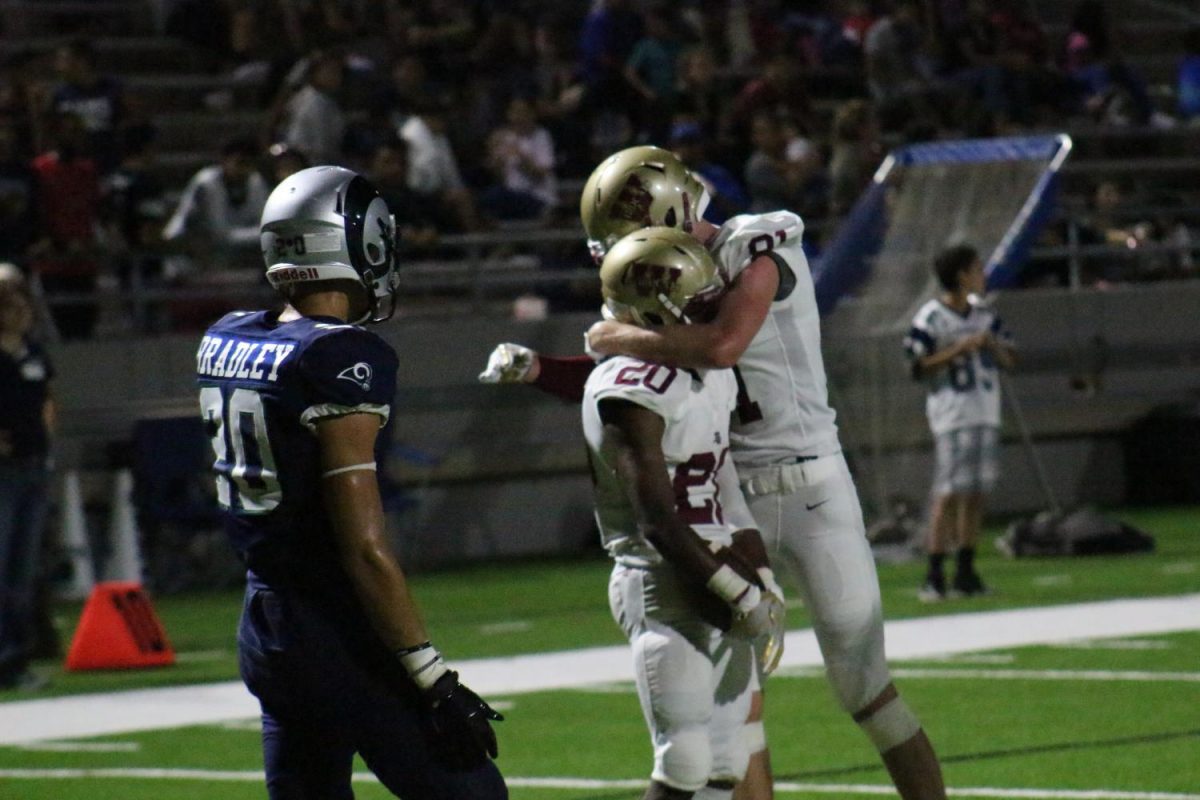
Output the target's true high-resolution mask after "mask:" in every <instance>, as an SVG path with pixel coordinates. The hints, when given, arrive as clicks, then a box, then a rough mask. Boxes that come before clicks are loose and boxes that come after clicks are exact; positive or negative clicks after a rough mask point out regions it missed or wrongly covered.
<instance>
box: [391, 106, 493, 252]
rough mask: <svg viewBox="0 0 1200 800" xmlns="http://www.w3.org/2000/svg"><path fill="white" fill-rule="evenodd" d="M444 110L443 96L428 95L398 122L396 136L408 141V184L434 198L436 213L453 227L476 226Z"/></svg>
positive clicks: (468, 228) (471, 203) (469, 196)
mask: <svg viewBox="0 0 1200 800" xmlns="http://www.w3.org/2000/svg"><path fill="white" fill-rule="evenodd" d="M447 111H448V107H447V103H446V101H445V100H444V99H439V98H430V99H427V100H424V101H423V102H422V103H421V104H420V105H419V106H417V107H416V108H415V109H414V112H415V113H413V115H412V116H410V117H408V119H406V120H405V121H404V124H403V125H401V126H400V130H399V134H400V138H401V139H403V140H404V141H405V142H407V143H408V158H409V164H408V186H409V188H410V189H412V190H413V191H415V192H418V193H420V194H423V195H426V196H430V197H435V198H437V202H438V204H439V205H440V206H441V209H440V212H439V213H440V214H441V215H442V216H444V217H446V218H447V219H448V220H449V221H451V222H452V224H453V226H454V229H455V230H460V231H471V230H475V229H477V228H478V227H479V221H478V213H477V212H476V209H475V200H474V198H473V197H472V195H471V193H470V192H469V191H468V190H467V187H466V184H464V183H463V179H462V174H461V173H460V172H459V169H458V159H457V158H456V157H455V155H454V149H453V148H452V147H451V146H450V140H449V139H448V138H447V136H446V125H447V121H446V114H447Z"/></svg>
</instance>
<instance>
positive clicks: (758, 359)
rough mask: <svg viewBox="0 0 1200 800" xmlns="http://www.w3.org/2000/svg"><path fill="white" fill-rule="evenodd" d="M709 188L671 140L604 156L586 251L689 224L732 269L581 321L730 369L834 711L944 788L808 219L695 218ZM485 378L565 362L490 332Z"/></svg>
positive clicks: (753, 460) (546, 379)
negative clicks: (896, 631) (870, 514)
mask: <svg viewBox="0 0 1200 800" xmlns="http://www.w3.org/2000/svg"><path fill="white" fill-rule="evenodd" d="M705 203H706V197H705V191H704V188H703V186H702V185H701V184H700V183H699V182H698V181H697V180H696V179H695V177H693V176H692V175H691V173H689V172H688V171H687V169H686V168H684V166H683V165H682V164H681V163H680V162H679V160H678V158H676V157H675V156H674V154H672V153H670V152H668V151H666V150H662V149H660V148H656V147H637V148H630V149H628V150H623V151H621V152H619V153H617V154H616V155H613V156H611V157H609V158H608V159H607V160H605V161H604V162H603V163H601V164H600V166H599V167H597V168H596V170H595V171H594V172H593V173H592V176H591V178H589V180H588V182H587V185H586V186H585V187H584V192H583V197H582V199H581V203H580V210H581V213H582V216H583V222H584V228H585V230H586V231H587V234H588V237H589V239H590V244H591V246H592V250H593V253H603V252H605V251H606V250H607V249H608V248H609V247H611V246H612V245H613V243H614V242H615V241H616V240H617V239H618V238H619V237H621V236H623V235H625V234H627V233H629V232H630V231H631V230H637V229H638V228H642V227H645V226H648V225H667V226H670V227H676V228H679V229H681V230H683V231H686V232H688V233H689V234H690V235H691V237H692V238H694V239H695V240H696V241H697V242H700V243H701V244H702V245H704V246H705V248H706V249H707V250H708V251H709V253H711V254H712V256H713V260H714V261H715V262H716V264H717V267H718V269H719V270H720V271H721V274H722V276H723V277H724V278H725V280H726V281H728V283H729V290H728V291H727V292H726V293H725V295H724V296H723V298H722V300H721V303H720V307H719V309H718V311H717V314H716V316H715V317H714V318H713V320H712V321H710V322H706V323H703V324H695V325H675V326H670V327H664V328H655V329H647V328H639V327H636V326H632V325H627V324H622V323H620V322H619V321H615V320H605V321H602V322H598V323H596V324H595V325H594V326H592V328H591V329H590V330H589V331H588V332H587V343H588V348H589V349H590V351H592V352H594V353H596V354H599V355H612V354H617V353H622V354H625V355H630V356H635V357H638V358H643V359H646V360H647V361H651V362H655V363H661V364H670V365H673V366H676V367H680V368H693V369H713V368H729V367H732V368H733V371H734V376H735V378H736V382H737V388H738V395H737V403H736V408H735V414H734V419H733V424H732V427H731V430H730V443H731V453H732V455H733V459H734V462H735V464H736V466H737V471H738V474H739V476H740V479H741V485H742V489H743V491H744V492H745V495H746V501H747V503H748V505H749V507H750V511H751V513H752V514H753V516H754V519H755V520H756V521H757V523H758V527H759V529H760V530H761V531H762V535H763V538H764V539H765V540H766V543H767V547H768V552H769V555H770V558H771V562H772V563H773V564H774V566H775V568H776V570H777V571H778V573H779V575H780V578H781V579H783V580H785V582H790V586H791V587H795V588H796V589H798V590H799V591H800V593H801V596H802V597H803V599H804V602H805V605H806V606H807V608H808V609H809V611H810V613H811V614H812V619H813V627H814V629H815V632H816V634H817V639H818V641H819V643H820V646H821V652H822V655H823V656H824V659H825V665H826V672H827V676H828V678H829V680H830V683H831V684H832V686H833V689H834V693H835V695H836V697H837V699H838V701H839V703H840V705H841V706H842V708H843V709H845V710H846V712H847V713H848V714H849V715H850V716H851V717H852V718H853V719H854V721H855V722H857V723H858V724H859V726H860V727H861V728H862V729H863V731H864V733H866V735H867V736H868V737H869V738H870V740H871V741H872V743H873V744H874V745H875V747H876V748H877V749H878V751H879V752H880V754H881V756H882V759H883V762H884V764H885V766H886V767H887V770H888V773H889V774H890V776H891V778H892V781H893V782H894V783H895V785H896V788H897V790H898V791H899V793H900V796H901V797H902V798H904V800H943V799H944V798H945V796H946V795H945V788H944V785H943V781H942V774H941V767H940V766H939V764H938V761H937V756H936V755H935V754H934V751H933V747H932V745H931V744H930V742H929V739H928V737H927V736H926V735H925V732H924V731H923V730H922V728H921V724H920V721H919V720H918V719H917V718H916V716H915V715H914V714H913V713H912V712H911V711H910V710H909V709H908V707H907V706H906V705H905V703H904V701H903V700H902V699H901V698H900V696H899V694H898V693H897V691H896V688H895V686H894V685H893V683H892V680H891V675H890V673H889V671H888V666H887V661H886V657H885V654H884V641H883V612H882V607H881V603H880V595H879V582H878V578H877V576H876V573H875V562H874V559H873V557H872V555H871V549H870V546H869V544H868V542H867V539H866V534H865V531H864V527H863V521H862V511H861V508H860V507H859V502H858V495H857V493H856V491H855V488H854V483H853V480H852V479H851V477H850V473H849V470H848V469H847V467H846V461H845V458H844V456H843V455H842V450H841V445H840V443H839V441H838V434H837V426H836V424H835V422H834V416H835V415H834V411H833V409H832V408H830V406H829V403H828V401H827V393H826V385H825V367H824V362H823V360H822V355H821V332H820V320H819V316H818V312H817V304H816V297H815V294H814V290H813V283H812V276H811V275H810V273H809V267H808V260H807V258H806V257H805V255H804V251H803V249H802V248H801V245H800V238H801V235H802V234H803V232H804V224H803V222H802V221H801V220H800V218H799V217H798V216H796V215H795V214H792V213H790V212H787V211H776V212H772V213H767V214H755V215H742V216H737V217H733V218H732V219H730V220H729V221H727V222H726V223H725V224H724V225H722V226H720V227H717V226H715V225H713V224H711V223H708V222H706V221H704V220H703V219H702V214H703V212H704V206H705ZM488 367H489V368H488V370H487V371H485V373H484V374H483V375H481V376H480V378H481V380H485V381H486V380H494V381H506V382H508V381H523V382H528V383H534V384H535V385H537V386H539V387H541V388H544V389H546V390H547V391H554V392H555V393H557V394H560V395H562V396H569V393H568V392H566V391H563V390H562V384H563V383H564V382H565V381H564V380H563V375H564V373H568V372H574V371H578V369H579V367H578V366H577V365H576V364H575V363H573V362H569V360H565V359H557V358H552V357H548V356H541V355H539V354H537V353H534V352H533V351H530V350H528V348H523V347H520V346H519V345H512V344H503V345H500V346H499V347H498V348H496V350H495V351H494V352H493V354H492V358H491V360H490V361H489V365H488ZM746 736H747V739H748V741H749V743H750V744H749V747H750V749H751V752H752V753H756V754H757V755H756V757H755V759H754V760H753V761H752V765H751V768H750V772H749V774H748V776H747V779H746V781H745V782H744V783H743V785H742V786H741V787H739V790H738V794H737V797H738V798H739V800H766V799H767V798H770V797H772V796H773V793H772V788H771V778H770V767H769V761H768V756H767V751H766V739H765V734H764V732H763V727H762V724H761V708H760V707H756V708H755V709H754V712H753V715H752V717H751V719H750V722H749V724H748V725H747V727H746Z"/></svg>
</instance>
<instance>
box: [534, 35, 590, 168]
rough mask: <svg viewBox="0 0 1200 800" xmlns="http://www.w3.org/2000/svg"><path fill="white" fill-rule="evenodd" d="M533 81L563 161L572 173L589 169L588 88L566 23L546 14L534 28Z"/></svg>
mask: <svg viewBox="0 0 1200 800" xmlns="http://www.w3.org/2000/svg"><path fill="white" fill-rule="evenodd" d="M533 43H534V54H535V57H534V65H533V82H534V86H535V91H536V93H537V113H538V118H539V119H541V120H542V123H543V124H544V125H545V126H546V129H547V130H548V131H550V135H551V136H552V137H553V138H554V141H555V143H556V144H557V145H558V148H559V161H560V163H561V164H562V166H563V168H564V169H565V170H570V171H571V174H577V173H586V171H587V170H588V169H590V167H591V164H592V153H591V151H590V149H589V148H588V134H589V127H588V120H587V119H586V116H585V115H584V114H583V113H581V112H582V111H583V109H582V107H581V106H582V103H583V99H584V94H585V92H586V88H585V86H584V84H583V80H582V78H581V77H580V68H579V62H578V60H577V59H575V58H574V53H573V52H572V47H571V43H570V41H569V34H568V31H567V29H566V23H565V22H564V21H562V20H561V19H559V18H558V17H557V16H554V15H549V14H547V15H544V17H543V19H542V20H541V22H539V24H538V25H537V26H536V27H535V29H534V36H533Z"/></svg>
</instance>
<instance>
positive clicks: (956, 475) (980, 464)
mask: <svg viewBox="0 0 1200 800" xmlns="http://www.w3.org/2000/svg"><path fill="white" fill-rule="evenodd" d="M999 441H1000V429H999V428H996V427H994V426H992V425H975V426H972V427H969V428H958V429H956V430H952V431H947V432H946V433H939V434H938V435H937V436H936V437H935V439H934V444H935V447H936V449H937V466H936V467H935V469H934V474H933V492H934V494H936V495H938V496H942V495H947V494H965V493H970V492H980V493H982V494H987V493H988V492H990V491H991V490H992V488H993V487H994V486H995V485H996V474H997V461H998V457H999V456H998V453H999Z"/></svg>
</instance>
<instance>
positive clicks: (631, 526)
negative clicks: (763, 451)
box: [583, 356, 755, 567]
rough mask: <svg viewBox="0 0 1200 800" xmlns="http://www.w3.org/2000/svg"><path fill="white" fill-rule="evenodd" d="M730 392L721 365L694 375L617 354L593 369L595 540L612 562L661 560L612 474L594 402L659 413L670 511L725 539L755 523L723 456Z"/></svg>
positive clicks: (733, 391) (587, 414)
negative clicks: (670, 491)
mask: <svg viewBox="0 0 1200 800" xmlns="http://www.w3.org/2000/svg"><path fill="white" fill-rule="evenodd" d="M736 396H737V384H736V382H735V381H734V378H733V372H732V371H731V370H727V369H724V370H708V371H705V372H694V371H691V370H685V369H678V368H676V367H667V366H663V365H660V364H650V363H647V362H645V361H639V360H637V359H634V358H628V357H626V356H617V357H615V358H610V359H607V360H606V361H604V362H602V363H601V364H599V365H598V366H597V367H596V368H595V369H594V370H592V374H591V376H590V377H588V381H587V385H586V386H585V388H584V396H583V435H584V438H586V439H587V445H588V456H589V461H590V463H591V468H592V476H593V480H594V483H595V495H596V522H597V524H598V525H599V527H600V538H601V540H602V542H603V544H604V547H605V549H607V550H608V552H609V554H610V555H612V557H613V558H614V559H616V560H617V562H618V563H621V564H625V565H627V566H634V567H644V566H652V565H654V564H658V563H660V562H661V561H662V557H661V556H660V555H659V553H658V551H657V550H655V549H654V547H653V546H652V545H651V544H650V543H649V542H648V541H646V538H645V537H644V536H643V534H642V532H641V531H640V530H639V528H638V524H637V518H636V516H635V514H634V509H633V506H632V505H631V504H630V502H629V497H628V495H627V493H626V488H625V487H624V486H623V485H622V484H621V482H620V480H619V479H618V476H617V471H616V462H615V453H613V452H611V451H610V450H609V448H607V447H606V446H605V442H604V425H603V423H601V421H600V412H599V403H600V401H601V400H604V399H607V398H614V399H621V400H627V401H629V402H631V403H636V404H637V405H639V406H642V407H644V408H647V409H649V410H650V411H653V412H654V413H655V414H657V415H658V416H660V417H662V418H663V421H664V422H665V425H666V427H665V430H664V431H663V439H662V449H663V456H664V457H665V459H666V462H667V470H668V478H669V479H670V481H671V485H672V486H673V487H674V490H675V508H676V511H677V512H678V513H679V516H680V518H681V519H682V520H683V521H684V522H686V523H687V524H688V525H690V526H691V527H692V529H693V530H694V531H696V533H697V534H699V535H700V536H701V537H703V538H705V539H709V540H714V541H720V542H722V543H728V542H729V541H730V538H731V536H732V535H733V532H734V531H736V530H738V529H740V528H753V527H755V524H754V521H753V519H752V518H751V516H750V512H749V511H748V510H747V508H746V504H745V501H744V500H743V498H742V493H741V490H740V489H739V488H738V480H737V472H736V471H735V470H734V467H733V463H732V460H731V459H730V458H729V414H730V412H731V411H733V407H734V403H735V399H736Z"/></svg>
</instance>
